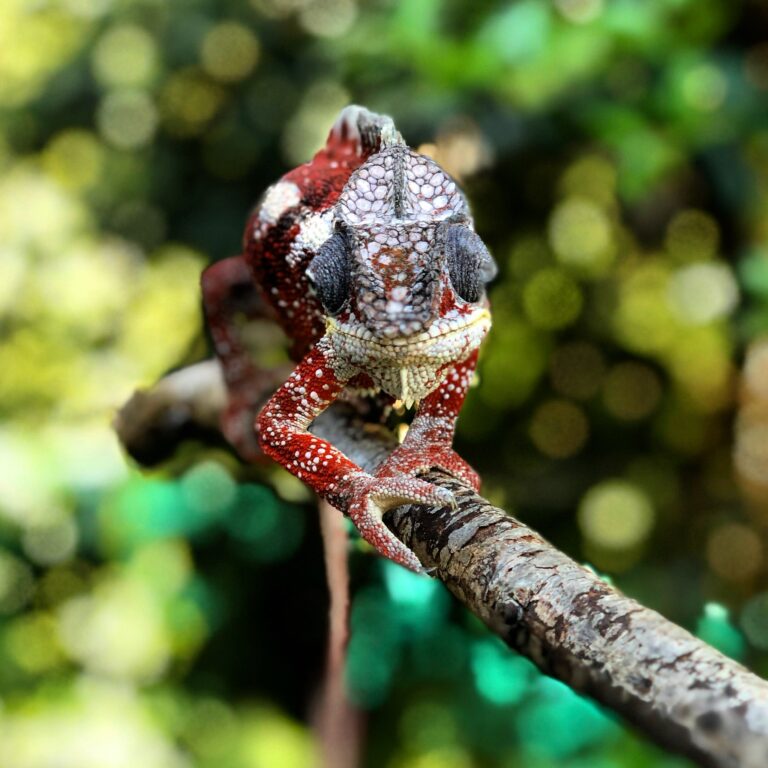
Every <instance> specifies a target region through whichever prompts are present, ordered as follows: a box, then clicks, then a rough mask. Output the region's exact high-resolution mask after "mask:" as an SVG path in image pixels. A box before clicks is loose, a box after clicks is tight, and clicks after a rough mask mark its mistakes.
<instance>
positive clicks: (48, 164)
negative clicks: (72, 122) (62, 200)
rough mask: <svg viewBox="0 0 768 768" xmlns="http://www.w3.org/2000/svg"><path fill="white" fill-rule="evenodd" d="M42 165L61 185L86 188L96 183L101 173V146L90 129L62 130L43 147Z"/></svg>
mask: <svg viewBox="0 0 768 768" xmlns="http://www.w3.org/2000/svg"><path fill="white" fill-rule="evenodd" d="M43 167H44V168H45V170H46V171H47V172H48V173H49V174H50V175H51V176H52V177H53V178H54V179H56V181H58V182H59V184H61V185H62V186H64V187H68V188H70V189H85V188H87V187H90V186H92V185H93V184H95V183H96V182H97V181H98V180H99V178H100V176H101V172H102V170H103V168H104V146H103V145H102V143H101V142H100V141H99V140H98V138H97V137H96V136H95V135H94V134H92V133H90V132H89V131H83V130H80V129H72V130H67V131H62V132H61V133H57V134H56V135H55V136H54V137H53V138H52V139H51V141H50V143H49V144H48V146H47V147H46V148H45V152H44V153H43Z"/></svg>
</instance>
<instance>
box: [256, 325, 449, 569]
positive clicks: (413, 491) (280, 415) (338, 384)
mask: <svg viewBox="0 0 768 768" xmlns="http://www.w3.org/2000/svg"><path fill="white" fill-rule="evenodd" d="M347 381H348V379H344V378H340V377H338V376H337V375H336V373H335V371H334V367H333V351H332V349H331V347H330V345H329V343H328V342H327V340H326V339H322V340H320V341H319V342H318V343H317V344H316V345H315V346H314V347H313V348H312V349H311V350H310V351H309V352H308V353H307V355H306V356H305V357H304V359H303V360H302V361H301V362H300V363H299V365H298V366H297V367H296V370H294V372H293V373H292V374H291V375H290V377H289V378H288V380H287V381H286V382H285V383H284V384H283V385H282V386H281V387H280V388H279V389H278V390H277V392H275V394H274V395H273V396H272V398H271V399H270V400H269V401H268V402H267V404H266V405H265V406H264V408H263V409H262V411H261V413H260V414H259V416H258V418H257V420H256V427H257V432H258V434H259V440H260V442H261V446H262V449H263V450H264V453H266V454H267V455H268V456H271V457H272V458H273V459H275V460H276V461H277V462H279V463H280V464H281V465H282V466H283V467H285V468H286V469H287V470H288V471H289V472H291V473H292V474H293V475H296V477H298V478H299V479H300V480H303V481H304V482H305V483H306V484H307V485H309V486H310V487H311V488H313V489H314V490H315V491H316V492H317V493H318V494H319V495H320V496H321V497H322V498H324V499H326V500H327V501H329V502H330V503H331V504H333V506H334V507H336V508H337V509H340V510H341V511H342V512H344V513H345V514H347V515H348V516H349V517H350V519H351V520H352V522H353V523H354V524H355V527H356V528H357V529H358V531H359V532H360V535H361V536H362V537H363V538H364V539H365V540H366V541H367V542H369V543H370V544H372V545H373V546H374V547H375V548H376V549H377V550H378V551H379V552H380V553H381V554H382V555H384V556H385V557H388V558H389V559H390V560H394V561H395V562H396V563H399V564H400V565H403V566H405V567H406V568H409V569H411V570H412V571H416V572H417V573H421V572H423V570H424V569H423V568H422V565H421V563H420V562H419V560H418V558H417V557H416V555H414V553H413V552H411V551H410V550H409V549H408V548H407V547H406V546H405V545H404V544H403V543H402V542H401V541H400V540H399V539H397V538H396V537H395V536H394V535H393V534H392V532H391V531H390V530H389V529H388V528H387V527H386V526H385V525H384V523H383V522H382V519H381V518H382V515H383V513H384V512H385V511H386V510H388V509H390V508H392V507H396V506H399V505H400V504H407V503H416V504H429V505H441V506H442V505H445V504H450V503H452V502H453V494H452V493H451V492H450V491H448V490H446V489H444V488H439V487H438V486H435V485H431V484H430V483H427V482H426V481H424V480H420V479H418V478H415V477H410V476H406V475H402V474H398V473H392V474H390V475H388V476H386V477H381V476H379V475H378V474H377V475H376V476H372V475H369V474H367V473H366V472H364V471H363V470H362V469H361V468H360V467H359V466H358V465H357V464H355V463H354V462H353V461H351V460H350V459H349V458H348V457H347V456H345V455H344V454H343V453H342V452H341V451H339V450H338V449H337V448H334V447H333V445H331V444H330V443H329V442H327V441H325V440H322V439H321V438H319V437H316V436H315V435H312V434H310V433H309V432H308V431H307V429H308V427H309V425H310V424H311V423H312V421H314V419H315V418H316V417H317V416H318V415H319V414H320V413H322V412H323V411H324V410H325V409H326V408H327V407H328V406H329V405H330V404H331V403H332V402H333V401H334V400H336V398H337V397H338V396H339V394H340V393H341V391H342V390H343V389H344V387H345V386H346V384H347Z"/></svg>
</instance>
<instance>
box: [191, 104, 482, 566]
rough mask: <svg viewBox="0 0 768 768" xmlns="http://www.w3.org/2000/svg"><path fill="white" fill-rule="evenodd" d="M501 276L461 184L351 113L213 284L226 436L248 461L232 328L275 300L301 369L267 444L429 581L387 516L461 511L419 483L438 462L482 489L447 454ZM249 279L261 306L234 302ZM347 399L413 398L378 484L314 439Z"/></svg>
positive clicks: (376, 124) (263, 417) (362, 113)
mask: <svg viewBox="0 0 768 768" xmlns="http://www.w3.org/2000/svg"><path fill="white" fill-rule="evenodd" d="M493 272H494V266H493V262H492V259H491V257H490V255H489V254H488V253H487V250H485V247H484V246H483V245H482V243H481V242H480V240H479V238H478V237H477V236H476V235H475V234H474V232H473V231H472V226H471V218H470V216H469V210H468V207H467V205H466V201H465V200H464V197H463V195H462V194H461V192H460V191H459V190H458V189H457V187H456V185H455V182H453V181H452V180H451V179H450V177H448V176H447V174H445V173H444V172H443V171H442V170H441V169H440V168H439V166H437V165H436V164H435V163H434V162H432V161H431V160H428V159H427V158H424V157H422V156H420V155H418V154H416V153H415V152H413V151H411V150H409V149H408V148H407V147H406V146H405V144H404V143H403V141H402V138H401V137H400V135H399V134H398V133H397V132H396V131H395V129H394V125H393V124H392V121H391V120H390V119H389V118H386V117H382V116H379V115H374V114H372V113H370V112H368V111H367V110H365V109H362V108H360V107H347V108H346V109H345V110H344V111H342V113H341V115H340V116H339V118H338V120H337V121H336V123H335V125H334V127H333V128H332V129H331V132H330V134H329V137H328V141H327V143H326V146H325V147H324V148H323V149H322V150H320V152H318V153H317V154H316V155H315V157H314V158H313V160H312V161H311V162H310V163H307V164H305V165H302V166H300V167H299V168H296V169H295V170H293V171H291V172H290V173H288V174H286V175H285V176H284V177H283V178H282V179H281V180H280V181H279V182H277V183H276V184H274V185H273V186H272V187H270V188H269V189H268V190H267V192H266V193H265V195H264V196H263V198H262V200H261V203H260V205H259V206H258V207H257V208H256V210H255V211H254V213H253V215H252V216H251V218H250V219H249V222H248V225H247V228H246V233H245V238H244V254H243V256H242V257H235V258H234V259H229V260H226V261H224V262H220V263H219V264H216V265H213V266H212V267H210V268H209V269H208V270H207V271H206V273H205V275H204V277H203V288H204V300H205V305H206V313H207V316H208V323H209V326H210V328H211V335H212V338H213V342H214V346H215V349H216V353H217V355H218V356H219V359H220V360H221V362H222V366H223V368H224V375H225V379H226V382H227V386H228V389H229V392H230V406H229V408H228V410H227V413H226V414H225V416H224V423H223V426H224V428H225V434H227V436H228V437H229V438H230V440H231V441H232V442H233V444H234V445H235V446H236V447H237V448H238V450H240V451H241V453H243V454H244V455H245V457H246V458H252V457H253V455H254V451H253V450H252V447H253V441H252V438H251V436H249V435H247V434H244V430H243V424H245V423H247V419H248V418H252V416H253V413H254V400H253V397H252V396H250V397H249V394H248V393H249V391H252V390H253V387H252V386H251V384H252V382H254V381H255V377H256V376H257V375H258V372H257V369H255V368H254V366H253V363H252V361H251V360H250V359H249V358H248V357H247V353H246V351H245V347H244V345H243V344H242V340H241V338H240V336H239V331H238V328H239V325H238V323H237V322H236V320H237V314H245V315H246V316H247V317H254V316H263V313H264V305H265V304H266V305H268V306H269V307H270V308H271V309H272V310H273V312H274V315H275V317H276V319H277V321H278V322H279V323H280V325H281V326H282V328H283V329H284V330H285V332H286V333H287V334H288V336H289V338H290V339H291V342H292V346H291V352H292V355H293V357H294V358H295V359H296V360H298V361H299V362H298V365H297V366H296V368H295V370H294V371H293V373H292V374H291V375H290V376H289V377H288V380H287V381H286V382H285V383H284V384H283V385H282V386H280V387H279V388H278V390H277V391H276V392H275V394H274V395H273V396H272V398H271V399H270V400H269V401H268V402H267V404H266V405H265V406H264V407H263V409H261V411H260V413H259V414H258V416H257V418H256V433H257V434H258V436H259V442H260V446H261V448H262V450H263V451H264V453H266V454H267V455H268V456H270V457H272V458H273V459H275V460H276V461H278V462H279V463H280V464H281V465H282V466H284V467H285V468H286V469H288V471H290V472H291V473H293V474H294V475H296V476H297V477H298V478H300V479H301V480H303V481H304V482H305V483H307V484H308V485H309V486H310V487H312V488H313V489H314V490H315V491H316V492H317V493H318V494H319V495H320V496H322V497H323V498H325V499H327V500H328V501H330V502H331V503H332V504H333V505H334V506H336V507H337V508H339V509H340V510H342V511H343V512H344V513H345V514H347V515H348V516H349V517H350V518H351V520H352V521H353V523H354V524H355V526H356V527H357V528H358V530H359V531H360V534H361V535H362V536H363V538H364V539H365V540H366V541H368V542H370V543H371V544H372V545H373V546H374V547H375V548H376V549H377V550H378V551H379V552H380V553H381V554H383V555H384V556H386V557H388V558H390V559H391V560H394V561H395V562H397V563H400V564H401V565H404V566H405V567H407V568H410V569H411V570H414V571H417V572H421V571H422V570H423V569H422V566H421V564H420V563H419V561H418V559H417V558H416V556H415V555H414V554H413V552H411V551H410V550H409V549H407V547H405V546H404V545H403V544H402V543H401V542H400V541H399V540H398V539H397V538H395V537H394V536H393V535H392V533H391V532H390V531H389V529H388V528H387V527H386V526H385V525H384V524H383V522H382V519H381V518H382V514H383V512H384V511H386V510H387V509H389V508H391V507H394V506H397V505H399V504H403V503H409V502H411V503H423V504H428V505H440V506H443V505H446V504H453V503H455V502H454V499H453V496H452V494H451V493H450V492H449V491H447V490H446V489H443V488H439V487H437V486H434V485H431V484H430V483H427V482H425V481H423V480H421V479H419V478H417V477H415V475H417V474H418V473H420V472H423V471H426V470H428V469H430V468H432V467H440V468H443V469H445V470H447V471H448V472H450V473H451V474H453V475H454V476H456V477H459V478H461V479H463V480H464V481H466V482H467V483H469V484H470V485H472V486H473V487H474V488H478V486H479V479H478V476H477V474H476V473H475V472H474V471H473V470H472V468H471V467H470V466H469V465H468V464H467V463H466V462H464V460H463V459H461V458H460V457H459V456H458V455H457V454H456V453H455V452H454V450H453V448H452V447H451V444H452V440H453V435H454V431H455V425H456V419H457V417H458V414H459V410H460V409H461V405H462V403H463V401H464V397H465V395H466V392H467V388H468V386H469V382H470V379H471V378H472V373H473V371H474V368H475V365H476V362H477V348H478V346H479V344H480V342H481V341H482V338H483V337H484V335H485V333H486V332H487V330H488V328H489V327H490V316H489V312H488V307H487V300H486V299H485V295H484V291H483V286H484V283H485V282H487V281H488V280H489V279H490V278H491V277H492V276H493ZM248 276H250V278H251V279H252V283H251V286H253V285H255V286H256V287H257V288H258V290H259V292H260V294H261V298H262V302H261V304H258V303H257V302H250V303H247V302H246V303H247V306H243V303H244V302H243V300H242V296H241V299H240V300H239V301H235V300H233V299H232V296H233V294H238V293H242V292H243V289H244V286H246V285H247V282H248V279H247V278H248ZM233 289H234V290H233ZM349 390H353V391H354V390H373V391H377V392H380V393H382V396H384V397H385V398H386V399H387V400H388V401H389V402H392V401H393V400H396V399H397V400H400V401H402V402H404V403H405V404H406V405H411V404H415V403H418V405H417V408H416V412H415V415H414V418H413V420H412V423H411V425H410V428H409V430H408V432H407V434H406V437H405V439H404V441H403V443H402V445H400V446H399V447H398V448H397V449H396V450H395V451H394V452H393V453H392V455H391V456H390V457H389V459H388V460H387V461H386V462H385V463H384V465H383V466H382V467H381V468H380V469H379V470H378V472H377V473H376V475H375V476H372V475H369V474H367V473H365V472H364V471H363V470H362V469H361V468H360V467H359V466H357V465H356V464H355V463H354V462H352V461H351V460H350V459H349V458H347V457H346V456H345V455H344V454H343V453H341V452H340V451H339V450H337V449H336V448H335V447H334V446H333V445H331V444H330V443H328V442H326V441H325V440H321V439H320V438H318V437H315V436H314V435H312V434H310V433H309V432H308V428H309V426H310V424H311V423H312V421H313V420H314V419H315V418H316V417H317V416H318V415H319V414H320V413H321V412H322V411H323V410H325V408H327V407H328V406H329V405H330V404H331V403H333V402H334V401H335V400H336V399H337V398H339V397H340V396H342V395H343V393H345V392H346V391H349Z"/></svg>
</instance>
